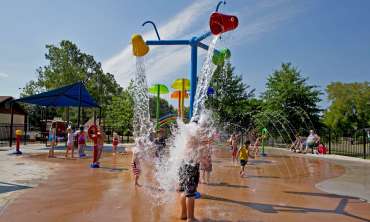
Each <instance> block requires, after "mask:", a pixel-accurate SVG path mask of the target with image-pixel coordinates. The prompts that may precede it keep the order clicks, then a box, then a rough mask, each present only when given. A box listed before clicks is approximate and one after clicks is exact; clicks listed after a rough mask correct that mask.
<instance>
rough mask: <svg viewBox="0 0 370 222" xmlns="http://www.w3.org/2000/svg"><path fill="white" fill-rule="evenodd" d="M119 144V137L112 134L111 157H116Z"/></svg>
mask: <svg viewBox="0 0 370 222" xmlns="http://www.w3.org/2000/svg"><path fill="white" fill-rule="evenodd" d="M118 143H119V137H118V134H117V133H116V132H114V133H113V140H112V147H113V155H116V153H117V147H118Z"/></svg>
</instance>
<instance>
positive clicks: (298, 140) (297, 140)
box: [290, 134, 302, 152]
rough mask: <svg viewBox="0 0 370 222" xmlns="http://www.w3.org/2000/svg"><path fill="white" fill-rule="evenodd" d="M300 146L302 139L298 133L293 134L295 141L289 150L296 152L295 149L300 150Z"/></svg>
mask: <svg viewBox="0 0 370 222" xmlns="http://www.w3.org/2000/svg"><path fill="white" fill-rule="evenodd" d="M301 147H302V139H301V137H300V136H299V134H297V135H296V136H295V141H294V142H293V143H292V145H291V146H290V150H291V151H293V152H297V150H301Z"/></svg>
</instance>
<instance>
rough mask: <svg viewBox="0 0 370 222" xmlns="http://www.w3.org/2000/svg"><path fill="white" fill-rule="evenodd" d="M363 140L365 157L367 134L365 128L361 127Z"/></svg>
mask: <svg viewBox="0 0 370 222" xmlns="http://www.w3.org/2000/svg"><path fill="white" fill-rule="evenodd" d="M362 132H363V135H362V136H363V142H364V159H366V156H367V154H366V142H367V141H366V140H367V138H366V137H367V135H366V130H365V129H363V131H362Z"/></svg>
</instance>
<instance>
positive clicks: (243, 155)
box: [237, 140, 251, 177]
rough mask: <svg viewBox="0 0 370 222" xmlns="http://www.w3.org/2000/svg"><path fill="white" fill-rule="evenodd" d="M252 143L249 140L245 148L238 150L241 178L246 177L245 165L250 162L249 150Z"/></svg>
mask: <svg viewBox="0 0 370 222" xmlns="http://www.w3.org/2000/svg"><path fill="white" fill-rule="evenodd" d="M250 144H251V142H250V141H249V140H247V141H246V142H245V144H244V146H242V147H240V149H239V150H238V154H237V157H238V159H239V160H240V173H239V174H240V177H243V176H245V175H246V172H245V165H247V162H248V149H249V145H250Z"/></svg>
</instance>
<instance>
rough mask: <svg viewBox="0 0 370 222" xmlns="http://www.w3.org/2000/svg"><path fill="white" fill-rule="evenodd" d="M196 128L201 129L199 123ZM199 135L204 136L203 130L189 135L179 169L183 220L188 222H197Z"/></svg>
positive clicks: (179, 189)
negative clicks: (195, 212)
mask: <svg viewBox="0 0 370 222" xmlns="http://www.w3.org/2000/svg"><path fill="white" fill-rule="evenodd" d="M192 124H196V125H195V126H194V127H199V126H200V125H201V124H200V125H198V123H197V122H195V121H194V122H193V123H192ZM199 135H202V129H201V128H198V130H197V131H196V132H194V134H193V135H188V136H189V137H188V138H187V139H186V145H185V147H186V148H185V149H186V150H185V154H184V160H183V161H182V163H181V166H180V167H179V171H178V174H179V187H178V191H179V192H180V193H181V195H180V204H181V219H183V220H187V221H189V222H190V221H196V220H195V218H194V208H195V197H196V193H197V187H198V183H199V176H200V175H199V174H200V173H199V165H200V164H199V162H200V160H199V159H200V155H199V144H200V143H201V141H200V139H201V138H200V137H199Z"/></svg>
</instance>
